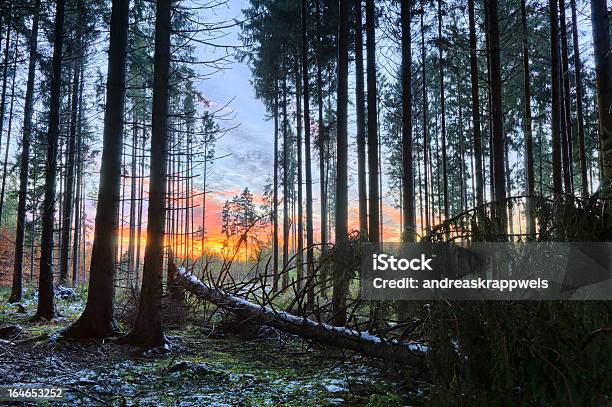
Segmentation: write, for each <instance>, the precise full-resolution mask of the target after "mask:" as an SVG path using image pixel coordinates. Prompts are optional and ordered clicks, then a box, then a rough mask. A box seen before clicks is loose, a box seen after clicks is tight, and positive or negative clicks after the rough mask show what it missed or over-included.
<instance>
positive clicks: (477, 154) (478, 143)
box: [468, 0, 484, 206]
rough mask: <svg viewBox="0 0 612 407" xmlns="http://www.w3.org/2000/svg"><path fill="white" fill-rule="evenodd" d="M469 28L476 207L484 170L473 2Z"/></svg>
mask: <svg viewBox="0 0 612 407" xmlns="http://www.w3.org/2000/svg"><path fill="white" fill-rule="evenodd" d="M468 16H469V26H470V81H471V85H472V126H473V129H472V131H473V135H474V166H475V167H476V168H475V169H474V178H475V181H476V184H475V185H476V191H475V192H476V205H477V206H481V205H482V204H483V203H484V175H483V174H484V172H483V171H484V169H483V166H482V138H481V137H482V136H481V132H480V96H479V89H478V54H477V44H476V16H475V11H474V0H468Z"/></svg>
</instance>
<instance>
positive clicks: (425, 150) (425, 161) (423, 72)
mask: <svg viewBox="0 0 612 407" xmlns="http://www.w3.org/2000/svg"><path fill="white" fill-rule="evenodd" d="M421 9H422V10H423V9H424V0H421ZM424 14H425V13H421V76H422V77H421V81H422V90H421V92H422V94H423V104H422V106H421V109H422V112H423V172H424V182H425V188H424V189H425V229H427V230H429V229H430V227H431V218H430V212H432V214H431V215H432V216H433V211H430V202H429V184H430V182H429V180H430V179H431V178H430V176H429V175H430V171H431V168H430V165H429V158H430V157H429V139H428V137H427V136H428V135H427V132H428V128H429V123H428V121H429V117H428V114H427V110H428V108H429V106H428V103H427V72H426V71H427V69H426V65H427V60H426V54H425V24H424V17H423V15H424Z"/></svg>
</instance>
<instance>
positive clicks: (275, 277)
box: [202, 79, 278, 292]
mask: <svg viewBox="0 0 612 407" xmlns="http://www.w3.org/2000/svg"><path fill="white" fill-rule="evenodd" d="M204 176H206V173H204ZM204 193H206V191H204ZM273 193H274V198H273V199H274V204H273V205H274V209H273V211H274V214H273V218H272V222H273V228H274V230H273V232H272V240H273V244H274V247H273V250H274V251H273V253H272V269H273V274H272V291H273V292H277V291H278V79H275V80H274V191H273ZM202 216H204V214H203V215H202ZM202 233H204V228H203V227H202Z"/></svg>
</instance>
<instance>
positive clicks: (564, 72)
mask: <svg viewBox="0 0 612 407" xmlns="http://www.w3.org/2000/svg"><path fill="white" fill-rule="evenodd" d="M559 13H560V21H561V36H560V38H561V84H562V86H563V108H564V109H563V119H564V122H565V132H564V133H563V135H562V137H563V144H564V148H563V182H564V186H565V192H566V193H567V194H573V193H574V186H573V184H574V180H573V172H574V170H573V151H572V150H573V148H572V144H573V143H572V141H573V135H572V133H573V132H572V129H573V126H572V113H571V102H570V77H569V61H568V56H567V23H566V20H565V0H559Z"/></svg>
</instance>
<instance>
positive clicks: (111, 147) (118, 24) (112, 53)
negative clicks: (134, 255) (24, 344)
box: [65, 0, 162, 338]
mask: <svg viewBox="0 0 612 407" xmlns="http://www.w3.org/2000/svg"><path fill="white" fill-rule="evenodd" d="M128 10H129V0H113V3H112V11H111V26H110V27H111V30H110V44H109V50H108V79H107V84H106V106H105V111H104V134H103V149H102V164H101V168H100V187H99V189H98V203H97V207H96V220H95V230H94V241H93V247H92V252H91V266H90V270H89V289H88V295H87V303H86V305H85V310H84V311H83V314H82V315H81V316H80V317H79V319H78V320H77V321H76V322H75V323H74V324H73V325H72V326H70V327H68V328H67V330H66V331H65V335H66V336H69V337H74V338H103V337H107V336H111V335H113V334H114V333H115V332H116V324H115V320H114V308H113V297H114V293H115V285H114V277H115V266H116V264H115V255H114V253H115V247H116V239H117V235H116V233H117V226H118V224H117V214H118V208H119V195H120V182H121V152H122V149H123V112H124V104H125V86H126V85H125V82H126V79H125V77H126V51H127V32H128ZM155 116H156V115H155V114H154V115H153V117H155ZM153 148H154V149H156V148H157V145H156V144H155V143H153ZM156 181H157V180H151V190H152V191H154V190H155V187H159V182H156ZM149 205H150V206H149V207H150V208H151V207H152V206H153V207H154V205H155V202H154V201H152V200H151V201H150V204H149ZM149 219H151V218H150V217H149ZM156 221H157V219H154V220H153V221H152V222H153V223H154V222H156ZM152 222H151V220H149V225H148V227H149V228H150V227H151V223H152ZM148 236H149V239H148V240H147V242H148V244H150V243H149V242H151V241H154V235H153V233H151V234H149V235H148ZM160 253H162V252H161V251H160Z"/></svg>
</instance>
